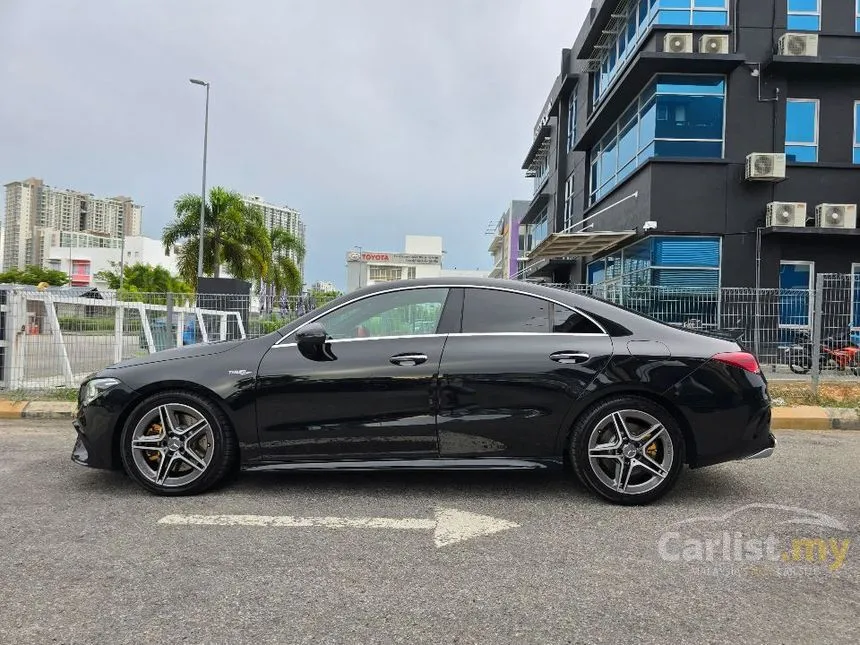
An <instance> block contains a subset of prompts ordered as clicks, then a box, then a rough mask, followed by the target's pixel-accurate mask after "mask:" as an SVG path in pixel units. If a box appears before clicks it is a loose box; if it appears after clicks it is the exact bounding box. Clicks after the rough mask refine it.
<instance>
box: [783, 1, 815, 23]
mask: <svg viewBox="0 0 860 645" xmlns="http://www.w3.org/2000/svg"><path fill="white" fill-rule="evenodd" d="M820 29H821V0H788V30H789V31H819V30H820Z"/></svg>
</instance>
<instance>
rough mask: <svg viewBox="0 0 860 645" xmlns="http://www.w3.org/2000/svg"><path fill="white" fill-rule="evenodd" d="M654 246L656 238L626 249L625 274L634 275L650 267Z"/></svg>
mask: <svg viewBox="0 0 860 645" xmlns="http://www.w3.org/2000/svg"><path fill="white" fill-rule="evenodd" d="M653 245H654V238H649V239H647V240H643V241H641V242H637V243H636V244H631V245H630V246H628V247H627V248H626V249H624V253H623V256H624V261H623V270H624V273H625V274H627V273H634V272H637V271H642V270H643V269H647V268H648V267H650V266H651V254H652V252H653Z"/></svg>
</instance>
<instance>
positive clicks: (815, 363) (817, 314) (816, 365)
mask: <svg viewBox="0 0 860 645" xmlns="http://www.w3.org/2000/svg"><path fill="white" fill-rule="evenodd" d="M823 304H824V274H823V273H819V274H818V275H816V276H815V295H814V297H813V300H812V311H813V323H812V393H813V394H814V395H815V396H818V384H819V382H820V380H821V325H822V315H821V308H822V305H823Z"/></svg>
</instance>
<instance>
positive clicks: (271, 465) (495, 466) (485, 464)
mask: <svg viewBox="0 0 860 645" xmlns="http://www.w3.org/2000/svg"><path fill="white" fill-rule="evenodd" d="M561 466H562V460H560V459H558V460H546V459H542V460H535V461H531V460H528V459H493V458H488V459H377V460H372V461H312V462H301V461H296V462H267V463H256V464H252V465H247V466H245V467H243V468H242V470H244V471H247V472H250V471H261V470H266V471H272V470H547V469H549V468H558V467H561Z"/></svg>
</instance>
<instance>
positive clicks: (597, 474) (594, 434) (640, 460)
mask: <svg viewBox="0 0 860 645" xmlns="http://www.w3.org/2000/svg"><path fill="white" fill-rule="evenodd" d="M684 453H685V446H684V437H683V435H682V434H681V430H680V428H679V427H678V424H677V422H676V421H675V418H674V417H673V416H672V415H671V414H669V412H667V411H666V410H665V409H664V408H663V407H662V406H660V405H657V404H656V403H654V402H653V401H651V400H649V399H644V398H641V397H637V396H619V397H615V398H612V399H608V400H606V401H603V402H601V403H598V404H597V405H595V406H594V407H592V408H590V409H589V410H587V411H586V412H585V413H584V414H583V415H582V416H581V417H580V418H579V419H578V420H577V422H576V424H575V425H574V428H573V432H572V434H571V442H570V460H571V463H572V464H573V469H574V472H575V473H576V475H577V477H579V479H580V481H582V483H583V484H585V486H587V487H588V488H589V489H591V490H592V491H594V492H595V493H597V494H598V495H601V496H602V497H605V498H606V499H608V500H610V501H612V502H615V503H617V504H629V505H635V504H647V503H649V502H653V501H654V500H656V499H658V498H660V497H662V496H663V495H665V494H666V493H667V492H668V491H669V490H670V489H671V488H672V487H673V486H674V485H675V482H676V481H677V479H678V475H679V474H680V472H681V468H682V467H683V464H684Z"/></svg>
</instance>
